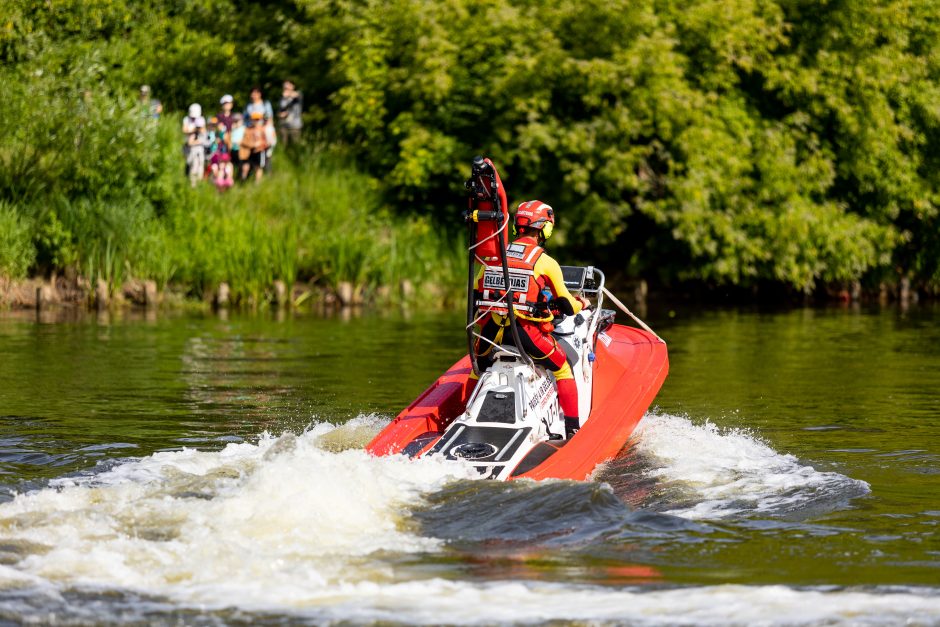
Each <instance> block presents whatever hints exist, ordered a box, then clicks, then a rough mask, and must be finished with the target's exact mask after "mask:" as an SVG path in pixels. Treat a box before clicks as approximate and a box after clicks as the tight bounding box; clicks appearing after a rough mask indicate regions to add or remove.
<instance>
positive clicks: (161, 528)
mask: <svg viewBox="0 0 940 627" xmlns="http://www.w3.org/2000/svg"><path fill="white" fill-rule="evenodd" d="M648 318H649V322H650V323H651V324H652V325H653V326H654V328H656V329H657V331H658V332H659V333H660V334H661V335H663V337H664V338H665V339H666V340H667V342H669V350H670V362H671V368H670V375H669V378H668V379H667V381H666V384H665V386H664V387H663V389H662V392H661V393H660V395H659V397H658V398H657V400H656V402H655V405H654V407H653V408H652V409H651V411H650V412H649V413H648V414H647V416H646V417H645V418H644V419H643V421H642V422H641V424H640V427H639V428H638V432H637V434H636V437H635V439H634V440H633V442H632V444H630V445H629V446H628V448H627V449H625V450H624V451H623V453H622V454H621V455H620V456H619V457H618V458H617V459H616V460H614V461H613V462H611V463H609V464H608V465H606V466H605V467H602V468H600V469H598V471H597V472H596V479H595V480H594V481H591V482H581V483H579V482H563V481H549V482H542V483H532V482H515V483H510V484H500V483H494V482H488V481H480V480H475V479H474V478H473V477H471V476H470V475H468V473H467V471H466V470H464V469H463V468H462V467H460V466H459V465H454V464H448V463H444V462H440V461H435V460H418V461H415V462H410V461H407V460H404V459H400V458H371V457H369V456H368V455H366V454H365V453H363V452H362V450H361V448H362V446H363V445H364V444H365V443H366V442H367V441H368V440H369V439H370V438H371V437H372V435H374V434H375V433H376V432H377V431H378V430H379V429H380V428H381V427H382V426H383V425H384V424H386V423H387V422H388V420H389V419H390V418H391V417H392V416H394V415H395V414H396V413H397V412H398V411H399V410H400V408H401V407H403V406H404V405H406V404H407V403H408V402H409V401H410V400H411V399H412V398H413V397H414V396H416V395H417V394H418V393H419V392H420V391H421V390H422V389H423V388H424V387H425V386H426V385H427V384H428V383H430V382H431V381H432V380H433V379H434V378H435V377H436V376H437V375H438V374H439V373H440V372H441V371H443V370H444V369H445V368H446V367H447V366H449V365H450V364H451V363H453V362H454V361H455V360H456V359H457V358H458V357H459V356H460V353H461V349H462V347H463V346H464V338H463V336H462V332H461V329H462V325H461V319H460V317H459V315H456V314H455V315H450V314H440V315H421V316H419V315H407V314H405V313H397V312H396V313H394V314H388V315H377V314H373V315H362V316H347V317H343V316H340V315H336V316H333V317H326V318H324V317H317V316H312V315H291V314H284V313H274V312H271V313H267V312H266V313H264V314H255V315H235V314H232V315H230V316H223V317H219V316H217V315H209V314H206V315H194V314H173V315H161V316H154V315H152V314H150V315H146V316H145V315H143V314H140V315H133V314H123V315H115V316H114V317H112V316H111V315H108V314H102V315H101V316H97V317H96V316H94V315H91V316H79V317H76V318H69V317H68V316H59V317H56V316H54V315H53V316H51V317H46V316H44V317H43V318H42V319H39V320H37V319H36V317H35V316H34V315H33V314H23V313H9V312H8V313H5V314H0V623H3V622H8V623H13V624H19V623H35V624H62V625H73V624H76V625H84V624H94V625H98V624H157V625H162V624H174V625H175V624H186V625H223V624H244V625H248V624H252V625H254V624H279V625H280V624H285V623H288V624H294V623H309V624H324V623H335V624H360V623H373V622H377V623H381V624H503V623H514V624H518V623H523V624H545V623H549V624H553V625H557V624H568V623H570V622H574V623H576V624H608V623H609V624H637V625H728V624H733V625H755V624H757V625H898V624H910V625H940V308H938V307H936V306H930V305H921V306H918V307H913V308H911V309H909V310H906V311H901V310H898V309H896V308H891V307H888V308H872V309H867V308H855V309H852V308H838V309H837V308H833V309H800V310H787V311H759V310H704V311H703V310H678V311H667V310H652V311H650V312H649V314H648Z"/></svg>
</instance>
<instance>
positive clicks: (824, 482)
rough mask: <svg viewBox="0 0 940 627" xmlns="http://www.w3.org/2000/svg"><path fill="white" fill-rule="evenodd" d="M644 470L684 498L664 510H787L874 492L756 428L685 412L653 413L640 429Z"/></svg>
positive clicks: (685, 513)
mask: <svg viewBox="0 0 940 627" xmlns="http://www.w3.org/2000/svg"><path fill="white" fill-rule="evenodd" d="M637 436H638V439H637V446H636V450H637V452H638V453H640V454H642V455H644V456H645V457H646V458H647V463H648V464H649V465H651V466H652V467H651V468H648V469H647V470H645V473H646V474H647V475H648V476H650V477H653V478H655V479H656V480H657V481H658V482H659V483H660V485H662V486H666V487H672V488H674V489H675V491H676V493H677V494H679V495H682V496H683V497H684V498H679V499H677V500H678V501H680V502H681V503H682V506H681V507H677V508H675V509H671V510H668V511H667V512H666V513H669V514H674V515H676V516H682V517H683V518H691V519H718V518H724V517H729V516H733V515H736V514H742V513H747V514H752V513H756V514H785V513H787V512H790V511H797V510H806V509H811V508H812V507H813V505H814V503H818V502H820V501H828V500H833V499H839V500H847V499H849V498H853V497H857V496H862V495H864V494H867V493H868V492H869V491H870V488H869V486H868V484H867V483H865V482H864V481H858V480H856V479H852V478H850V477H846V476H845V475H841V474H839V473H835V472H820V471H817V470H815V469H814V468H812V467H811V466H807V465H805V464H803V463H801V462H800V460H798V459H797V458H796V457H794V456H793V455H787V454H781V453H778V452H777V451H775V450H774V449H773V448H771V447H770V446H769V445H768V444H767V443H766V442H764V441H763V440H761V439H760V438H759V437H758V436H756V435H755V434H753V433H751V432H749V431H747V430H742V429H720V428H718V427H717V426H715V425H714V424H713V423H711V422H705V423H703V424H695V423H693V422H692V421H691V420H689V419H688V418H686V417H682V416H673V415H666V414H662V415H661V414H648V415H647V416H646V417H644V419H643V421H642V422H641V423H640V425H639V427H638V429H637Z"/></svg>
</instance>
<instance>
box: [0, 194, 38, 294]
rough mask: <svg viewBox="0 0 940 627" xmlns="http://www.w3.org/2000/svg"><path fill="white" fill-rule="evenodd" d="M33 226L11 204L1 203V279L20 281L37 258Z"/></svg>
mask: <svg viewBox="0 0 940 627" xmlns="http://www.w3.org/2000/svg"><path fill="white" fill-rule="evenodd" d="M31 227H32V224H31V222H30V221H29V220H28V219H26V218H25V217H24V216H23V215H21V213H20V212H18V211H17V210H16V208H15V207H14V206H13V205H11V204H10V203H6V202H2V201H0V277H6V278H12V279H18V278H20V277H22V276H24V275H25V274H26V271H27V270H28V269H29V267H30V266H31V265H32V264H33V261H34V260H35V258H36V247H35V246H34V245H33V240H32V228H31Z"/></svg>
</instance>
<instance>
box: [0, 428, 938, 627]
mask: <svg viewBox="0 0 940 627" xmlns="http://www.w3.org/2000/svg"><path fill="white" fill-rule="evenodd" d="M376 429H377V425H376V424H375V420H374V419H371V418H369V417H363V418H360V419H357V420H354V421H351V422H350V423H347V424H346V425H343V426H341V427H334V426H332V425H328V424H318V425H315V426H314V427H312V428H311V429H310V430H308V431H307V432H305V433H303V434H302V435H299V436H294V435H290V434H285V435H282V436H280V437H273V436H263V437H261V438H260V439H259V440H258V442H256V443H241V444H230V445H228V446H226V447H225V448H224V449H222V450H221V451H217V452H204V451H196V450H182V451H173V452H163V453H157V454H154V455H151V456H149V457H145V458H142V459H138V460H132V461H127V462H125V463H122V464H119V465H117V466H115V467H114V468H112V469H110V470H107V471H105V472H101V473H98V474H94V475H89V476H83V477H78V478H66V479H60V480H57V481H55V482H53V484H52V485H50V486H49V487H47V488H44V489H41V490H38V491H34V492H31V493H27V494H20V495H18V496H17V497H16V498H15V499H14V500H13V501H11V502H8V503H5V504H3V505H0V545H2V551H3V561H2V564H3V565H0V592H4V591H6V592H9V591H11V590H23V591H27V592H29V591H35V593H36V594H47V595H48V594H52V595H55V594H57V593H58V592H61V591H65V590H69V589H72V590H74V589H79V590H100V591H107V590H112V591H133V592H136V593H142V594H146V595H148V596H150V597H159V598H164V599H167V601H168V602H169V603H171V604H172V605H174V606H177V607H188V608H202V609H208V610H212V609H214V608H225V607H238V608H241V609H243V610H246V611H257V612H266V611H271V612H277V613H279V614H288V615H296V616H298V617H306V618H308V619H311V620H314V621H316V622H325V621H332V620H337V621H350V622H368V621H394V622H401V623H406V624H437V623H452V624H474V623H519V622H527V623H532V622H540V621H547V620H553V619H554V620H559V619H560V620H565V619H570V620H579V621H617V622H631V623H635V624H643V625H660V624H671V625H693V624H694V625H703V624H704V625H712V624H741V625H744V624H747V625H795V624H819V623H824V624H847V625H848V624H851V625H867V624H896V623H898V622H902V621H908V622H909V623H910V622H913V623H914V624H937V623H940V597H937V596H936V595H934V594H933V593H932V592H930V591H922V590H918V589H905V590H899V589H895V590H869V591H861V590H857V591H852V590H835V589H831V590H822V589H802V590H798V589H793V588H789V587H784V586H704V587H691V588H679V589H676V588H673V589H662V588H655V589H645V588H642V587H628V588H622V587H604V586H591V585H565V584H559V583H543V582H530V581H492V582H479V581H473V580H444V579H440V578H428V579H414V578H413V577H414V576H415V575H413V574H412V575H411V577H408V576H407V573H403V572H402V571H401V570H399V569H398V568H397V567H396V565H395V564H396V561H395V559H394V557H395V556H399V557H400V556H403V555H408V554H412V553H421V552H426V553H427V552H430V553H434V552H438V551H441V550H443V548H444V547H443V542H442V541H441V540H438V539H435V538H432V537H426V536H423V535H421V534H420V531H419V529H418V528H417V526H416V525H414V524H413V523H412V522H410V521H409V519H408V511H409V510H410V508H412V507H414V506H415V505H416V504H417V503H419V502H420V501H421V498H422V494H427V493H429V492H433V491H436V490H439V489H440V488H441V487H443V486H444V485H445V484H446V483H448V482H450V481H453V480H457V479H469V478H473V477H474V475H473V473H472V471H468V470H467V469H465V468H464V467H462V466H461V465H459V464H456V463H448V462H444V461H440V460H434V459H422V460H416V461H411V460H407V459H403V458H400V457H388V458H374V457H371V456H369V455H367V454H366V453H364V452H363V451H362V450H361V446H362V444H363V443H364V441H365V440H367V439H368V436H369V435H370V434H372V433H374V432H375V431H376ZM638 447H639V449H640V450H641V451H642V452H643V453H644V454H646V455H648V456H649V457H650V459H652V460H654V462H655V463H654V464H653V466H651V467H650V468H649V469H648V470H647V471H646V472H649V473H651V474H653V475H655V476H656V477H657V478H658V479H660V480H661V481H663V482H675V483H682V484H683V485H685V486H686V488H687V489H688V490H690V491H691V493H692V494H693V495H695V496H696V498H697V499H698V501H697V502H696V503H695V504H694V505H691V506H690V507H688V508H685V509H677V510H676V511H675V512H673V513H675V514H678V515H681V516H687V517H693V518H702V517H716V516H717V517H721V516H726V515H729V514H730V513H732V512H734V511H739V510H740V509H742V508H743V507H751V508H754V509H757V510H762V509H767V508H776V507H780V506H781V504H785V505H786V504H790V503H791V502H792V501H793V499H795V498H797V496H796V495H797V494H798V493H800V492H802V493H804V498H812V497H811V496H810V497H806V496H805V494H813V493H816V492H818V491H820V490H823V491H825V490H829V489H831V488H832V486H833V485H834V484H839V485H840V486H842V488H845V487H846V486H849V487H852V486H853V485H855V484H853V483H851V482H852V481H853V480H851V479H848V478H847V477H843V476H841V475H835V474H834V473H820V472H817V471H815V470H813V469H811V468H808V467H806V466H802V465H800V463H799V462H798V461H797V460H796V459H795V458H792V457H790V456H787V455H780V454H778V453H776V452H774V451H773V450H772V449H771V448H770V447H768V446H767V445H766V444H764V443H762V442H760V441H759V440H758V439H756V438H754V437H753V436H751V435H748V434H746V433H741V432H734V431H731V432H721V431H719V430H718V429H716V428H715V427H713V426H711V425H698V426H697V425H694V424H692V423H691V422H689V421H688V420H686V419H684V418H679V417H674V416H656V415H653V416H648V417H647V418H646V420H645V422H644V424H643V426H642V430H641V432H640V439H639V444H638ZM855 483H856V484H857V483H860V482H855ZM855 487H856V488H858V487H859V486H855ZM0 598H2V597H0ZM20 618H21V619H24V620H25V619H27V618H28V617H25V616H20Z"/></svg>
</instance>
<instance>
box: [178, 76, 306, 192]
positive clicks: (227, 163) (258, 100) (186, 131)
mask: <svg viewBox="0 0 940 627" xmlns="http://www.w3.org/2000/svg"><path fill="white" fill-rule="evenodd" d="M283 87H284V89H283V92H282V95H281V99H280V102H279V103H278V112H277V127H275V123H274V120H275V114H274V109H273V108H272V106H271V103H270V102H269V101H268V100H265V98H264V94H263V93H262V92H261V88H260V87H254V88H252V90H251V93H250V95H249V100H248V104H247V105H246V106H245V109H244V111H243V112H236V111H235V99H234V98H233V97H232V96H231V94H225V95H224V96H222V98H221V99H220V100H219V111H218V113H216V114H215V115H214V116H211V117H210V118H208V120H207V119H206V117H205V116H204V115H203V109H202V106H201V105H200V104H199V103H193V104H191V105H190V106H189V111H188V112H187V115H186V117H185V118H183V125H182V131H183V135H184V136H185V140H184V142H183V155H184V156H185V158H186V174H187V176H188V177H189V181H190V184H191V185H192V186H193V187H196V186H197V185H198V184H199V182H200V181H203V180H208V181H210V182H211V183H212V184H213V185H215V187H216V189H218V190H219V191H225V190H226V189H228V188H230V187H231V186H232V185H234V184H235V181H236V180H239V181H247V180H248V179H249V178H254V180H255V181H260V180H261V179H262V178H263V176H264V174H265V172H268V171H270V169H271V159H272V157H273V155H274V147H275V146H277V145H278V144H279V143H280V144H283V145H285V146H286V145H289V144H296V143H299V142H300V141H301V130H302V129H303V120H302V118H301V114H302V112H303V94H302V93H301V92H300V91H299V90H298V89H297V87H296V86H295V85H294V83H293V82H291V81H284V86H283Z"/></svg>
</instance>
